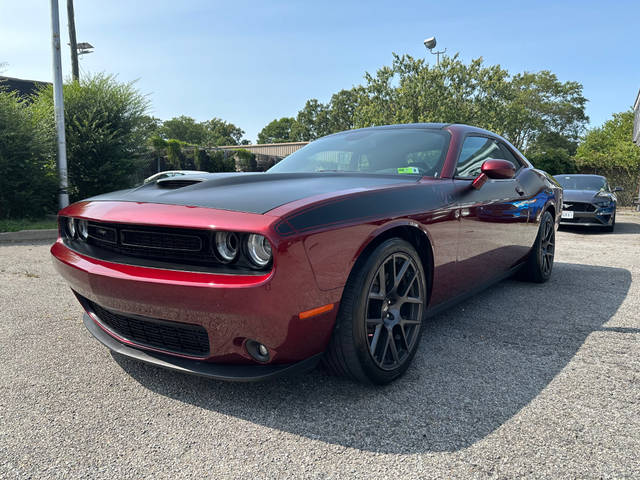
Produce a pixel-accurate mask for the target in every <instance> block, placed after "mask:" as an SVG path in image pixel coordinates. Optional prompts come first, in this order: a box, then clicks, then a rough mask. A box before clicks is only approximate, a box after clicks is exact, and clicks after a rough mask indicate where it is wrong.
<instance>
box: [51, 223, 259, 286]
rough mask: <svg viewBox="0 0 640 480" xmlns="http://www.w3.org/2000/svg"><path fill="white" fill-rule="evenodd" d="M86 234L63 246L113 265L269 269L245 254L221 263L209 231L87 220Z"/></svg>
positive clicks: (234, 271)
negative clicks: (256, 265)
mask: <svg viewBox="0 0 640 480" xmlns="http://www.w3.org/2000/svg"><path fill="white" fill-rule="evenodd" d="M60 218H64V217H60ZM61 225H62V224H61ZM87 232H88V238H87V240H86V241H80V240H78V239H70V238H68V237H67V238H65V243H66V244H67V246H69V247H70V248H72V249H73V250H75V251H77V252H79V253H82V254H85V255H88V256H90V257H93V258H98V259H100V260H106V261H109V262H113V263H121V264H127V265H139V266H146V267H153V268H162V269H169V270H186V271H196V272H215V273H225V274H242V275H263V274H264V273H265V272H266V271H268V270H269V269H270V268H271V265H268V266H267V267H265V268H263V269H258V268H256V267H255V266H254V265H252V264H251V263H250V262H249V260H248V259H247V258H246V256H245V255H238V258H237V259H236V260H235V261H234V262H232V263H224V262H221V261H220V259H219V258H218V257H217V255H216V253H215V247H214V234H215V232H213V231H211V230H202V229H192V228H171V227H159V226H151V225H132V224H120V223H105V222H96V221H92V220H90V221H89V222H88V225H87ZM241 238H242V234H241Z"/></svg>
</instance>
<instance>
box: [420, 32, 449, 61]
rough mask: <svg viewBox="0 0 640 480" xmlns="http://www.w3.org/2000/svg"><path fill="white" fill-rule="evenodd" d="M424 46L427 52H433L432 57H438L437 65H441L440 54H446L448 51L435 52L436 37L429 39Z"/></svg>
mask: <svg viewBox="0 0 640 480" xmlns="http://www.w3.org/2000/svg"><path fill="white" fill-rule="evenodd" d="M424 46H425V47H426V48H427V50H429V52H431V54H432V55H436V65H440V54H441V53H445V52H446V51H447V49H446V48H445V49H444V50H440V51H435V52H434V51H433V49H434V48H436V37H429V38H427V39H426V40H425V41H424Z"/></svg>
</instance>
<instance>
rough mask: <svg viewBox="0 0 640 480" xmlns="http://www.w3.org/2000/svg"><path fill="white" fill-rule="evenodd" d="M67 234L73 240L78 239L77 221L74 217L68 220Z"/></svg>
mask: <svg viewBox="0 0 640 480" xmlns="http://www.w3.org/2000/svg"><path fill="white" fill-rule="evenodd" d="M67 234H68V235H69V237H71V238H76V220H75V218H73V217H68V218H67Z"/></svg>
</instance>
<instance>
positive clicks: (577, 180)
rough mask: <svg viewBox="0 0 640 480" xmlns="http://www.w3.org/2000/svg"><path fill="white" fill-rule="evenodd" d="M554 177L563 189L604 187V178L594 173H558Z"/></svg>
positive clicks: (597, 188) (600, 188)
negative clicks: (579, 174) (582, 174)
mask: <svg viewBox="0 0 640 480" xmlns="http://www.w3.org/2000/svg"><path fill="white" fill-rule="evenodd" d="M555 179H556V180H557V181H558V183H559V184H560V185H562V188H564V189H565V190H602V189H604V188H605V179H604V178H602V177H598V176H595V175H593V176H591V175H584V176H578V175H558V176H557V177H555Z"/></svg>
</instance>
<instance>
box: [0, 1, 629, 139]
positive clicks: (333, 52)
mask: <svg viewBox="0 0 640 480" xmlns="http://www.w3.org/2000/svg"><path fill="white" fill-rule="evenodd" d="M60 2H61V3H60V10H61V12H60V13H61V30H62V33H63V42H64V43H65V45H66V42H68V38H67V20H66V0H60ZM49 15H50V13H49V2H47V1H44V0H22V1H21V2H9V1H4V0H2V1H0V62H7V63H8V65H7V66H6V67H5V71H4V73H3V75H7V76H13V77H20V78H30V79H37V80H50V79H51V78H52V73H51V46H50V17H49ZM75 17H76V29H77V32H78V35H77V36H78V41H87V42H90V43H91V44H93V45H94V46H95V52H94V53H92V54H90V55H86V56H84V57H82V58H81V69H82V71H83V72H100V71H104V72H108V73H114V74H117V75H118V78H119V79H120V80H123V81H125V80H126V81H129V80H135V79H138V83H137V86H138V88H139V89H140V90H141V91H142V92H143V93H145V94H149V97H150V100H151V103H152V111H151V112H150V113H151V114H153V115H155V116H157V117H160V118H162V119H168V118H171V117H173V116H177V115H189V116H192V117H194V118H196V119H198V120H206V119H209V118H212V117H220V118H223V119H225V120H227V121H230V122H232V123H234V124H236V125H238V126H239V127H241V128H242V129H244V130H245V131H246V137H247V138H249V139H250V140H252V141H254V140H255V139H256V137H257V134H258V132H259V131H260V130H261V129H262V127H263V126H264V125H266V124H267V123H268V122H270V121H271V120H273V119H274V118H279V117H282V116H295V114H296V113H297V111H298V110H299V109H300V108H302V107H303V105H304V103H305V101H306V100H307V99H309V98H318V99H319V100H320V101H327V100H328V99H329V98H330V97H331V94H332V93H334V92H336V91H338V90H340V89H342V88H350V87H351V86H353V85H356V84H359V83H361V82H362V78H363V74H364V73H365V72H366V71H369V72H374V71H375V70H376V69H377V68H379V67H380V66H382V65H388V64H389V63H390V62H391V53H392V52H397V53H408V54H410V55H413V56H415V57H422V56H427V55H428V54H427V52H426V50H425V48H424V46H423V44H422V41H423V40H424V38H425V37H428V36H431V35H435V36H436V37H437V39H438V46H439V47H443V48H444V47H446V48H447V53H454V52H459V53H460V55H461V57H462V58H463V59H464V60H470V59H472V58H476V57H480V56H482V57H483V58H484V59H485V62H486V63H488V64H500V65H502V66H503V67H505V68H507V69H508V70H509V71H511V72H512V73H515V72H520V71H524V70H527V71H538V70H543V69H548V70H551V71H552V72H554V73H556V74H557V75H558V77H559V78H560V79H561V80H563V81H566V80H576V81H579V82H581V83H582V84H583V85H584V94H585V96H586V97H587V98H588V99H589V103H588V105H587V114H588V115H589V117H590V118H591V125H592V126H596V125H600V124H602V123H603V122H604V121H605V120H607V119H608V118H609V116H610V115H611V113H613V112H618V111H622V110H625V109H627V108H629V107H630V106H631V105H632V103H633V101H634V100H635V97H636V95H637V93H638V89H639V88H640V34H639V33H638V31H639V30H638V28H639V23H638V19H639V18H640V2H638V1H637V0H636V1H635V2H634V1H615V2H611V1H610V2H602V1H598V2H595V1H575V2H573V1H567V2H545V1H535V2H530V1H529V2H517V1H507V2H491V1H486V2H477V1H475V2H464V1H460V2H420V1H405V2H398V1H396V2H388V1H387V2H376V1H367V2H349V1H347V0H344V1H342V2H333V1H323V2H302V1H299V2H294V1H287V2H285V1H276V0H270V1H268V2H267V1H263V2H258V1H254V2H249V1H234V2H217V1H188V0H183V1H173V2H169V1H161V0H156V1H147V0H137V1H132V0H129V1H126V2H125V1H120V0H110V1H96V0H75ZM430 61H435V57H431V58H430ZM69 63H70V62H69V54H68V50H67V49H64V50H63V69H64V72H65V75H66V76H68V75H70V65H69Z"/></svg>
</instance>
